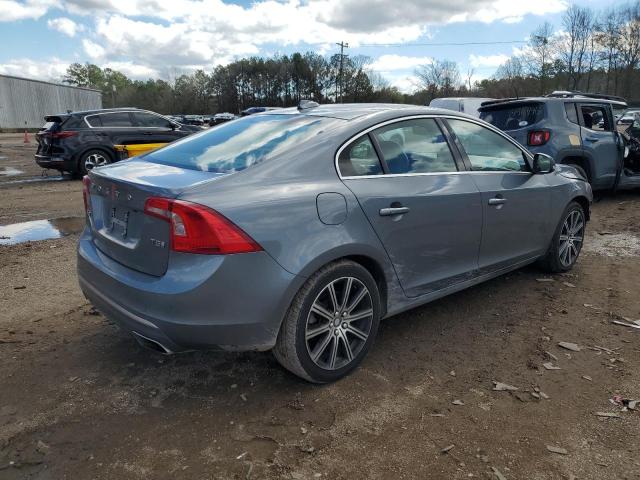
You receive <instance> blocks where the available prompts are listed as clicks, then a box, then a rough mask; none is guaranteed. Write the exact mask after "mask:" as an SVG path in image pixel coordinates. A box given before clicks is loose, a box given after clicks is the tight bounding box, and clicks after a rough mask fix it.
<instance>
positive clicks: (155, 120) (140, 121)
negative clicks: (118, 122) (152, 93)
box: [133, 112, 171, 128]
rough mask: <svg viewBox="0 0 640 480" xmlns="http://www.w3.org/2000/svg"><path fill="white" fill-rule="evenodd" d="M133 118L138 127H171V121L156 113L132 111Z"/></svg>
mask: <svg viewBox="0 0 640 480" xmlns="http://www.w3.org/2000/svg"><path fill="white" fill-rule="evenodd" d="M133 118H134V120H135V122H136V126H138V127H148V128H171V123H170V122H169V121H168V120H167V119H165V118H162V117H160V116H158V115H153V114H152V113H147V112H134V114H133Z"/></svg>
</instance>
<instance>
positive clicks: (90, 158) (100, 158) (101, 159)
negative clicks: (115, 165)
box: [84, 152, 109, 171]
mask: <svg viewBox="0 0 640 480" xmlns="http://www.w3.org/2000/svg"><path fill="white" fill-rule="evenodd" d="M108 163H109V161H108V160H107V157H105V156H104V155H103V154H101V153H98V152H96V153H92V154H90V155H87V156H86V158H85V159H84V168H85V170H87V171H89V170H91V169H92V168H95V167H102V166H103V165H107V164H108Z"/></svg>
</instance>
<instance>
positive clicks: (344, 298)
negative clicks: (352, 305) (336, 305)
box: [340, 277, 353, 310]
mask: <svg viewBox="0 0 640 480" xmlns="http://www.w3.org/2000/svg"><path fill="white" fill-rule="evenodd" d="M352 285H353V278H351V277H349V278H347V284H346V286H345V287H344V294H343V295H342V304H341V305H340V310H344V309H345V308H346V306H347V302H348V301H349V295H351V286H352Z"/></svg>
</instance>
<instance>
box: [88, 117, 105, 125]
mask: <svg viewBox="0 0 640 480" xmlns="http://www.w3.org/2000/svg"><path fill="white" fill-rule="evenodd" d="M87 123H88V124H89V125H91V126H92V127H101V126H102V121H101V120H100V115H89V116H88V117H87Z"/></svg>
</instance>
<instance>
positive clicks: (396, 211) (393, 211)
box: [380, 207, 409, 217]
mask: <svg viewBox="0 0 640 480" xmlns="http://www.w3.org/2000/svg"><path fill="white" fill-rule="evenodd" d="M408 211H409V207H390V208H381V209H380V216H381V217H390V216H392V215H402V214H403V213H407V212H408Z"/></svg>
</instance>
